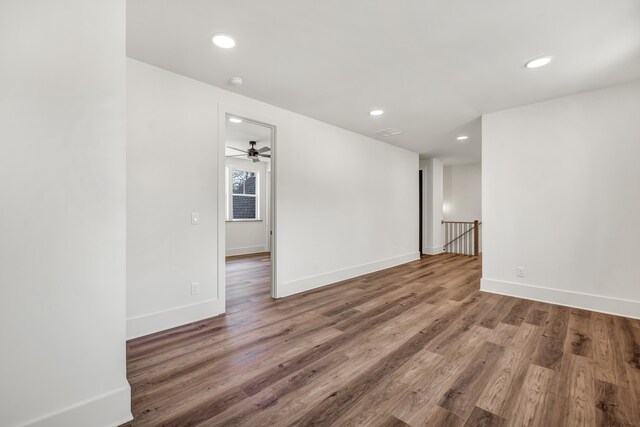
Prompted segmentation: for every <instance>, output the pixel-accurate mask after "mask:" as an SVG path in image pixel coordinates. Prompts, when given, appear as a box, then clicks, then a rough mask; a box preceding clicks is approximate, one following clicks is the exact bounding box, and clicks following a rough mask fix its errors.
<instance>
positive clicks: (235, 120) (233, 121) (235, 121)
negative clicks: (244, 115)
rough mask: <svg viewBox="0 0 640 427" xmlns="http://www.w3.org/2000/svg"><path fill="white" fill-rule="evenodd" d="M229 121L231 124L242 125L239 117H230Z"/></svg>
mask: <svg viewBox="0 0 640 427" xmlns="http://www.w3.org/2000/svg"><path fill="white" fill-rule="evenodd" d="M229 121H230V122H231V123H242V119H239V118H237V117H229Z"/></svg>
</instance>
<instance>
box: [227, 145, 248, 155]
mask: <svg viewBox="0 0 640 427" xmlns="http://www.w3.org/2000/svg"><path fill="white" fill-rule="evenodd" d="M227 148H230V149H232V150H236V151H241V152H243V153H246V152H247V151H246V150H241V149H239V148H236V147H229V146H228V145H227Z"/></svg>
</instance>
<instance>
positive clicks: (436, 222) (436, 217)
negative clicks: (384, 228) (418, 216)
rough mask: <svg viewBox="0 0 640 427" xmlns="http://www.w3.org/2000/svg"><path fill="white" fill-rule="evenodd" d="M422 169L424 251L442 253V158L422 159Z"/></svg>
mask: <svg viewBox="0 0 640 427" xmlns="http://www.w3.org/2000/svg"><path fill="white" fill-rule="evenodd" d="M420 169H422V194H423V197H422V205H423V209H422V216H423V218H422V221H423V223H422V225H423V227H422V233H423V238H422V253H423V254H426V255H437V254H439V253H442V245H443V244H444V243H443V240H442V238H443V236H442V188H443V164H442V160H441V159H424V160H420Z"/></svg>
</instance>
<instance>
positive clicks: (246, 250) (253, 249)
mask: <svg viewBox="0 0 640 427" xmlns="http://www.w3.org/2000/svg"><path fill="white" fill-rule="evenodd" d="M260 252H267V247H266V246H265V245H262V246H245V247H243V248H229V249H227V251H226V253H227V256H234V255H247V254H257V253H260Z"/></svg>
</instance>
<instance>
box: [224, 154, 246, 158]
mask: <svg viewBox="0 0 640 427" xmlns="http://www.w3.org/2000/svg"><path fill="white" fill-rule="evenodd" d="M225 157H247V155H246V154H234V155H232V156H225Z"/></svg>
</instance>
